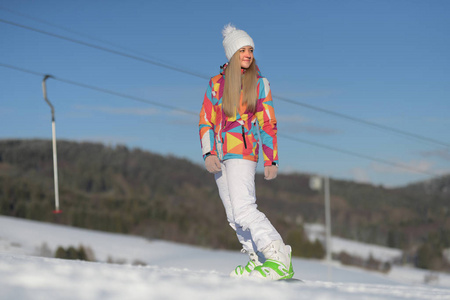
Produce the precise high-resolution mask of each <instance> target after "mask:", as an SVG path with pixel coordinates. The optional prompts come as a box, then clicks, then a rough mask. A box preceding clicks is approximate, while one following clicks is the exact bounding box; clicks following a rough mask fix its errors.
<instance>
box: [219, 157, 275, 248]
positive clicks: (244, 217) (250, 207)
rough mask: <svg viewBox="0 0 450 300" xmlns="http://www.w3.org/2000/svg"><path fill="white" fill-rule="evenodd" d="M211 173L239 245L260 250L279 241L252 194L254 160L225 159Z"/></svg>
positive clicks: (253, 190)
mask: <svg viewBox="0 0 450 300" xmlns="http://www.w3.org/2000/svg"><path fill="white" fill-rule="evenodd" d="M221 167H222V171H221V172H219V173H217V174H216V175H215V179H216V183H217V187H218V188H219V195H220V198H221V199H222V202H223V206H224V207H225V212H226V214H227V219H228V222H229V223H230V226H231V227H232V228H233V229H234V230H235V231H236V235H237V237H238V239H239V242H241V244H242V246H243V248H244V249H245V250H247V251H255V252H256V251H261V250H263V249H264V248H266V247H267V246H268V245H269V244H270V243H271V242H272V241H276V240H282V238H281V236H280V234H279V233H278V232H277V231H276V229H275V228H274V227H273V225H272V224H271V223H270V221H269V220H268V219H267V217H266V215H265V214H263V213H262V212H260V211H259V210H258V209H257V205H256V194H255V173H256V162H253V161H250V160H245V159H228V160H225V161H222V162H221Z"/></svg>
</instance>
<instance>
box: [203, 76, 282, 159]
mask: <svg viewBox="0 0 450 300" xmlns="http://www.w3.org/2000/svg"><path fill="white" fill-rule="evenodd" d="M224 83H225V77H224V75H223V73H221V74H219V75H216V76H214V77H212V78H211V79H210V81H209V84H208V87H207V89H206V92H205V96H204V99H203V105H202V108H201V111H200V121H199V133H200V143H201V146H202V153H203V158H206V157H207V156H209V155H217V156H218V157H219V158H220V159H221V160H226V159H232V158H240V159H247V160H251V161H255V162H257V161H258V155H259V144H260V139H261V144H262V152H263V157H264V166H270V165H272V163H276V164H278V143H277V120H276V118H275V110H274V106H273V100H272V93H271V91H270V84H269V81H268V80H267V79H266V78H264V77H262V76H261V73H260V71H259V69H258V80H257V93H256V95H257V97H258V99H257V103H256V111H255V113H253V112H249V111H247V107H246V105H243V104H242V91H241V97H240V101H239V104H240V105H239V108H238V109H237V111H236V114H235V116H232V117H227V116H226V115H225V113H224V112H223V110H222V95H223V86H224ZM258 133H259V134H258Z"/></svg>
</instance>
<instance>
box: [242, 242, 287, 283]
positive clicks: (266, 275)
mask: <svg viewBox="0 0 450 300" xmlns="http://www.w3.org/2000/svg"><path fill="white" fill-rule="evenodd" d="M291 252H292V249H291V246H286V245H285V244H284V243H283V241H281V240H278V241H273V242H272V243H270V244H269V246H267V247H266V248H264V250H262V253H263V254H264V256H265V258H266V261H265V262H264V264H262V265H260V266H256V267H255V269H254V270H253V271H252V272H251V274H250V276H251V277H253V278H261V279H266V280H280V279H289V278H292V276H294V269H293V268H292V259H291Z"/></svg>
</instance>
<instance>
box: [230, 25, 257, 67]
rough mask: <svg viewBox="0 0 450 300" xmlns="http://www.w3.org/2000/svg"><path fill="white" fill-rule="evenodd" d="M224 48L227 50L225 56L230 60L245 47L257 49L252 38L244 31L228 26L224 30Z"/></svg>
mask: <svg viewBox="0 0 450 300" xmlns="http://www.w3.org/2000/svg"><path fill="white" fill-rule="evenodd" d="M222 35H223V42H222V44H223V48H224V49H225V56H226V57H227V59H228V60H230V59H231V57H232V56H233V55H234V53H236V51H238V50H239V49H241V48H242V47H245V46H252V47H253V48H255V44H254V43H253V40H252V38H251V37H250V36H249V35H248V34H247V32H245V31H244V30H240V29H237V28H236V27H234V26H233V25H231V23H230V24H227V25H225V27H224V28H223V30H222Z"/></svg>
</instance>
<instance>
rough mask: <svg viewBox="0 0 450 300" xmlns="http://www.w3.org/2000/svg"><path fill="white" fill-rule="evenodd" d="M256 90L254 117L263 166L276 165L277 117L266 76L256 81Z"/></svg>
mask: <svg viewBox="0 0 450 300" xmlns="http://www.w3.org/2000/svg"><path fill="white" fill-rule="evenodd" d="M258 91H259V94H258V103H257V108H256V117H257V118H258V123H259V128H260V136H261V142H262V150H263V156H264V166H271V165H273V164H276V165H278V140H277V119H276V118H275V110H274V107H273V101H272V93H271V91H270V84H269V81H268V80H267V79H266V78H260V80H259V81H258Z"/></svg>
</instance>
